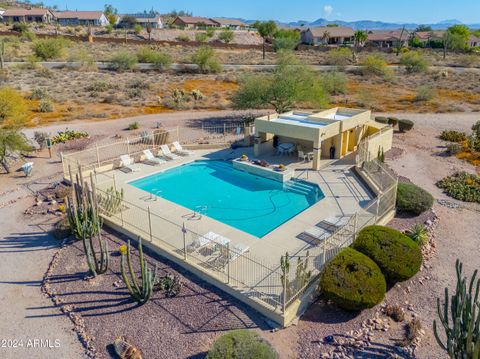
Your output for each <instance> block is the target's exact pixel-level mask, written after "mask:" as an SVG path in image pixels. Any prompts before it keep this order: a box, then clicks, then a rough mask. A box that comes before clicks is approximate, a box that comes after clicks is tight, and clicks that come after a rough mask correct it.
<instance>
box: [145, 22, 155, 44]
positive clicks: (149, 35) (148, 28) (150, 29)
mask: <svg viewBox="0 0 480 359" xmlns="http://www.w3.org/2000/svg"><path fill="white" fill-rule="evenodd" d="M145 30H147V34H148V41H152V30H153V27H152V24H151V23H147V26H146V28H145Z"/></svg>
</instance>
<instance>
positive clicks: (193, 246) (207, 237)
mask: <svg viewBox="0 0 480 359" xmlns="http://www.w3.org/2000/svg"><path fill="white" fill-rule="evenodd" d="M218 237H220V235H219V234H217V233H215V232H211V231H210V232H208V233H206V234H204V235H203V236H201V237H198V238H197V239H195V240H193V242H192V243H190V244H189V245H188V246H187V251H188V252H194V251H196V250H199V249H202V248H204V247H206V246H208V245H210V244H212V243H215V242H214V241H215V240H216V239H217V238H218Z"/></svg>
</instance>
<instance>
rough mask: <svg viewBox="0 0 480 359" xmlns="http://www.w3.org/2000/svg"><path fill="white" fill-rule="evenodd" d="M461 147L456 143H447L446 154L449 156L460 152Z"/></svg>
mask: <svg viewBox="0 0 480 359" xmlns="http://www.w3.org/2000/svg"><path fill="white" fill-rule="evenodd" d="M462 150H463V148H462V146H460V144H458V143H455V142H454V143H449V144H448V145H447V154H448V155H450V156H455V155H456V154H457V153H460V152H462Z"/></svg>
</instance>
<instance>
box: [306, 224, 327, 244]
mask: <svg viewBox="0 0 480 359" xmlns="http://www.w3.org/2000/svg"><path fill="white" fill-rule="evenodd" d="M303 233H304V234H306V235H307V236H308V237H310V238H312V239H314V240H315V242H316V244H320V243H322V242H323V241H324V240H326V239H327V238H328V237H330V235H331V234H332V233H331V232H330V231H328V230H325V229H323V228H319V227H317V226H314V227H310V228H308V229H306V230H305V231H304V232H303Z"/></svg>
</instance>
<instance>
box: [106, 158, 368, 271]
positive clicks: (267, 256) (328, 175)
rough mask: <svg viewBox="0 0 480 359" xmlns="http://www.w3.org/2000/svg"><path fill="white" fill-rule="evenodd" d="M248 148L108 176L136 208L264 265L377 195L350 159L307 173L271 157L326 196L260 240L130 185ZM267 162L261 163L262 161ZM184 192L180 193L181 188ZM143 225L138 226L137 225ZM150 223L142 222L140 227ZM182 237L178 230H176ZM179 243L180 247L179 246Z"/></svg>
mask: <svg viewBox="0 0 480 359" xmlns="http://www.w3.org/2000/svg"><path fill="white" fill-rule="evenodd" d="M248 152H249V151H245V149H238V150H236V151H233V150H230V149H228V150H221V151H218V150H217V151H214V152H212V151H196V152H195V154H194V155H192V156H188V157H182V158H180V159H177V160H172V161H168V162H167V163H166V164H164V165H159V166H148V165H144V164H141V163H139V164H137V166H138V167H139V168H140V171H139V172H133V173H123V172H121V171H119V170H115V171H111V172H109V173H107V175H110V176H111V175H112V174H114V176H115V184H116V187H117V189H120V188H123V189H124V200H126V201H127V202H129V203H131V204H134V205H136V206H139V207H142V208H145V209H146V208H147V207H149V209H150V211H151V213H155V214H156V215H158V216H159V217H162V218H164V219H166V220H168V221H170V222H172V223H176V224H178V225H182V224H184V225H185V227H186V228H187V229H188V230H190V231H192V232H195V233H197V234H198V235H203V234H205V233H208V232H210V231H213V232H215V233H217V234H220V235H222V236H223V237H226V238H228V239H230V241H231V242H230V245H235V244H237V243H242V244H243V245H246V246H248V247H249V248H250V252H251V253H252V254H254V255H255V257H256V258H258V259H259V260H260V261H261V262H262V263H265V264H271V265H276V264H278V263H279V261H280V257H281V256H282V255H284V254H285V253H286V252H288V253H289V254H290V255H295V254H297V253H299V252H300V251H303V250H305V249H308V248H309V247H311V246H313V245H314V244H312V243H311V242H308V241H307V240H303V239H299V238H298V236H299V235H300V234H301V233H302V232H303V231H304V230H306V229H307V228H309V227H313V226H315V225H316V224H317V223H319V222H320V221H321V220H322V219H325V218H327V217H331V216H343V215H353V214H354V213H355V212H358V211H359V210H360V209H361V207H364V206H365V205H366V204H367V203H368V202H369V201H370V200H372V198H373V195H372V193H371V192H370V191H369V189H368V188H367V187H366V186H365V185H364V184H363V182H362V181H361V180H360V179H359V178H358V177H357V176H356V175H355V174H354V173H353V172H352V171H351V167H352V166H353V163H352V162H350V161H348V160H341V161H336V162H333V163H328V162H329V161H326V162H325V167H324V168H323V169H321V170H319V171H314V170H311V169H309V168H310V165H309V164H308V163H302V162H296V161H297V159H296V157H293V156H290V157H284V156H282V157H278V156H272V157H271V158H267V159H266V160H267V161H269V162H270V163H274V162H275V161H276V162H277V163H278V162H282V163H286V164H287V166H288V167H290V168H293V169H294V170H295V177H296V178H300V179H303V180H306V181H309V182H311V183H315V184H318V185H319V186H320V188H321V190H322V191H323V193H324V195H325V198H324V199H322V200H320V201H319V202H318V203H316V204H314V205H313V206H311V207H310V208H308V209H306V210H305V211H303V212H301V213H300V214H298V215H297V216H295V217H294V218H292V219H290V220H289V221H287V222H285V223H284V224H282V225H280V226H279V227H277V228H276V229H275V230H273V231H271V232H270V233H268V234H267V235H265V236H264V237H262V238H257V237H255V236H253V235H251V234H248V233H246V232H243V231H240V230H238V229H236V228H233V227H230V226H229V225H226V224H224V223H222V222H219V221H217V220H214V219H212V218H209V217H207V216H204V215H203V216H199V215H196V216H195V215H194V213H193V211H192V210H191V209H188V208H185V207H182V206H180V205H177V204H175V203H173V202H170V201H167V200H165V199H162V198H161V197H157V198H152V196H151V195H150V194H149V193H147V192H145V191H143V190H141V189H138V188H136V187H134V186H132V185H130V184H129V183H128V182H131V181H133V180H136V179H139V178H142V177H146V176H149V175H152V174H154V173H158V172H161V171H165V170H167V169H170V168H173V167H176V166H180V165H183V164H186V163H189V162H191V161H195V160H205V159H207V160H208V159H233V158H237V157H240V156H241V155H242V154H244V153H246V154H247V155H249V153H248ZM262 159H263V158H262ZM111 185H112V181H110V180H108V179H107V180H105V181H103V182H102V176H100V177H99V180H98V184H97V187H98V188H100V189H106V188H108V187H110V186H111ZM179 191H181V188H179ZM134 211H135V208H130V209H126V210H125V211H123V217H124V218H129V219H133V218H135V219H136V218H137V217H139V216H138V213H134ZM136 223H138V224H139V226H140V223H139V222H136ZM146 225H147V224H145V223H143V225H142V227H144V226H146ZM152 227H154V228H153V229H154V231H155V232H156V233H160V234H161V237H162V238H170V237H172V233H168V231H169V230H171V229H169V228H168V226H163V228H162V225H161V224H160V223H159V224H157V223H155V221H153V223H152ZM175 232H178V230H175ZM176 237H178V239H176V240H175V241H176V242H178V241H180V240H182V238H181V236H178V233H177V236H176ZM177 244H179V245H180V244H181V243H180V242H178V243H177Z"/></svg>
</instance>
